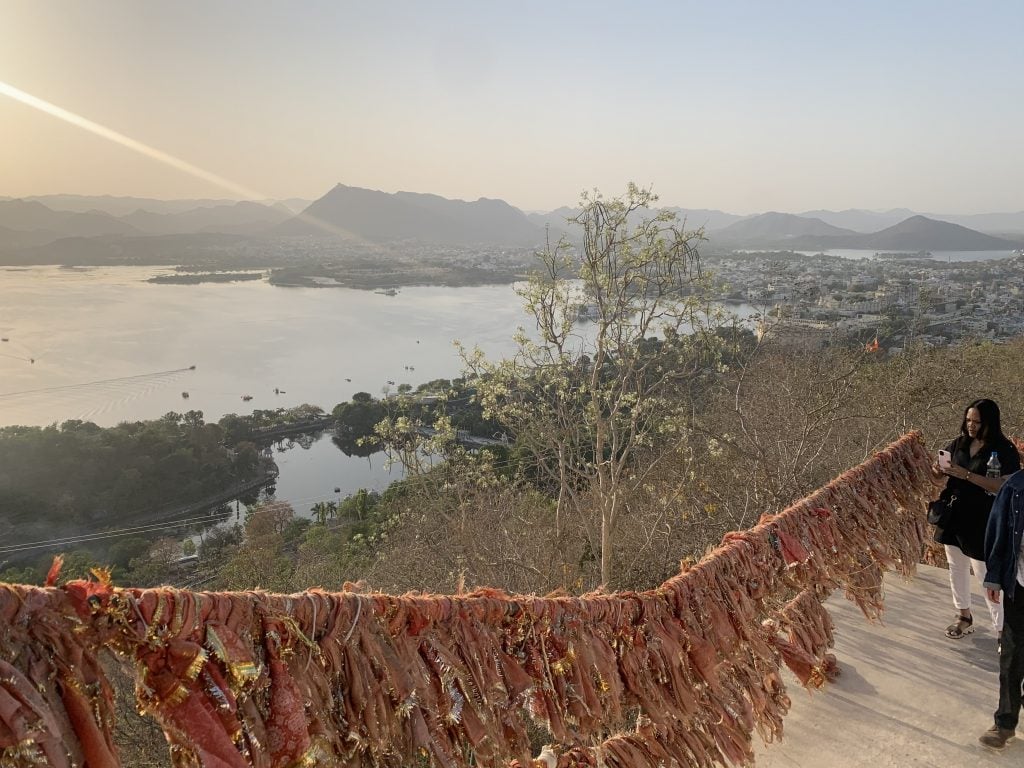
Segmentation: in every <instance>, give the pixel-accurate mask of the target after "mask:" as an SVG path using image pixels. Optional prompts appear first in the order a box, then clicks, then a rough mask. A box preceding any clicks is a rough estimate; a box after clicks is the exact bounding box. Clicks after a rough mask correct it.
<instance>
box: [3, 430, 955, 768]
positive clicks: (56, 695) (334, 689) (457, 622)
mask: <svg viewBox="0 0 1024 768" xmlns="http://www.w3.org/2000/svg"><path fill="white" fill-rule="evenodd" d="M936 490H937V486H936V484H935V479H934V478H933V477H932V475H931V472H930V459H929V456H928V453H927V451H926V450H925V447H924V444H923V442H922V440H921V437H920V435H919V434H917V433H912V434H909V435H906V436H904V437H903V438H902V439H900V440H899V441H897V442H896V443H893V444H892V445H890V446H889V447H888V448H886V449H885V450H883V451H880V452H879V453H876V454H875V455H874V456H872V457H871V458H870V459H868V460H867V461H865V462H864V463H863V464H861V465H859V466H858V467H856V468H854V469H852V470H849V471H848V472H845V473H843V475H841V476H840V477H838V478H837V479H836V480H834V481H833V482H831V483H830V484H829V485H827V486H826V487H824V488H822V489H820V490H819V491H817V492H816V493H814V494H812V495H811V496H809V497H807V498H805V499H803V500H801V501H800V502H798V503H797V504H794V505H793V506H791V507H789V508H788V509H786V510H785V511H783V512H781V513H779V514H776V515H771V516H766V517H764V518H763V519H762V520H761V522H760V523H759V524H758V525H757V526H756V527H755V528H753V529H751V530H747V531H740V532H735V533H730V534H728V535H727V536H726V537H725V540H724V541H723V543H722V545H721V546H720V547H719V548H718V549H716V550H715V551H714V552H712V553H710V554H709V555H708V556H706V557H705V558H704V559H702V560H701V561H700V562H699V563H697V564H696V565H694V566H692V567H686V568H684V570H683V571H682V572H681V573H680V574H679V575H677V576H675V577H673V578H672V579H669V580H668V581H667V582H665V583H664V584H662V585H661V586H660V587H658V588H657V589H654V590H651V591H647V592H639V593H615V594H591V595H584V596H582V597H547V598H539V597H532V596H522V595H518V596H511V595H507V594H505V593H503V592H499V591H496V590H478V591H476V592H473V593H470V594H464V595H455V596H438V595H420V594H409V595H402V596H391V595H385V594H359V593H355V592H340V593H327V592H323V591H319V590H311V591H308V592H305V593H300V594H296V595H288V596H285V595H272V594H265V593H261V592H236V593H197V592H188V591H184V590H177V589H170V588H162V589H147V590H140V589H119V588H116V587H113V586H112V585H110V584H109V582H108V581H107V580H106V579H104V578H100V579H99V580H98V581H89V582H83V581H78V582H71V583H69V584H67V585H66V586H64V587H63V588H35V587H27V586H15V585H3V586H2V587H0V622H2V623H0V766H4V767H5V768H6V766H33V765H51V766H71V765H75V766H87V767H88V768H96V767H98V766H104V767H105V766H118V765H119V764H120V763H119V761H118V758H117V753H116V750H115V749H114V747H113V746H112V740H111V736H110V734H111V731H112V722H113V714H112V696H111V693H110V687H109V685H108V684H107V682H106V680H105V679H104V677H103V674H102V670H101V668H100V666H99V665H98V664H97V662H96V658H97V654H98V653H99V651H100V650H101V649H104V648H107V649H112V650H113V651H115V652H116V654H117V655H118V656H119V657H120V658H121V659H123V660H125V661H127V662H130V663H131V664H132V665H133V667H134V670H135V676H136V682H137V693H138V702H139V705H140V709H141V710H142V711H144V712H146V713H148V714H149V715H151V716H152V717H154V718H155V719H156V720H157V721H158V722H159V723H160V725H161V726H162V727H163V729H164V731H165V732H166V734H167V738H168V741H169V742H170V744H171V752H172V757H173V761H174V763H175V764H176V765H178V766H206V767H207V768H229V767H230V768H242V767H243V766H256V767H257V768H285V767H286V766H314V765H325V766H327V765H352V766H357V765H358V766H363V765H365V766H371V765H373V766H395V767H396V768H397V766H403V765H409V764H411V763H415V762H420V761H422V762H423V763H424V764H427V763H429V764H431V765H436V766H443V767H444V768H461V767H462V766H470V765H474V766H491V765H493V766H498V765H507V764H508V763H509V762H510V761H514V762H517V763H519V764H520V765H522V766H525V765H526V764H528V763H531V762H532V763H536V762H537V761H536V760H533V759H532V758H531V752H530V738H529V734H528V727H529V726H530V724H531V723H536V724H539V725H541V726H543V727H544V728H546V729H547V730H548V731H549V732H550V734H551V737H552V740H553V742H554V743H553V744H552V745H551V746H549V747H546V748H545V750H544V752H543V753H542V756H541V758H542V759H541V762H543V763H544V764H545V765H547V766H549V767H550V768H553V767H554V766H555V765H557V766H562V768H567V767H568V766H574V765H581V766H582V765H594V766H597V765H602V764H603V765H606V766H611V767H612V768H626V767H627V766H629V767H630V768H638V767H641V766H651V768H653V767H654V766H657V765H662V764H665V765H667V764H670V763H672V762H673V761H674V762H676V763H677V764H678V765H680V766H691V765H692V766H710V765H712V764H715V763H718V764H722V765H728V764H734V765H739V764H743V763H747V762H749V761H751V760H752V750H751V739H752V734H753V732H754V731H755V730H756V731H758V732H759V734H760V735H761V737H762V738H763V739H765V740H767V741H771V740H773V739H776V738H778V737H779V736H780V735H781V733H782V718H783V715H785V713H786V712H787V710H788V709H789V704H790V701H789V698H788V696H787V694H786V690H785V686H784V685H783V682H782V678H781V676H780V670H781V667H782V665H783V664H785V665H788V666H789V668H790V669H792V670H793V672H794V673H795V674H796V675H797V677H798V679H799V680H800V681H801V683H803V684H804V685H807V686H818V685H821V684H822V682H824V680H825V679H827V678H828V677H829V676H831V675H833V674H835V673H836V670H837V668H836V665H835V660H834V659H833V658H832V657H831V656H830V655H829V654H828V653H827V649H828V648H829V647H830V646H831V644H832V634H831V632H832V627H831V621H830V619H829V616H828V614H827V612H826V610H825V608H824V606H823V605H822V600H823V599H824V598H825V597H827V595H828V594H829V593H830V592H831V591H832V590H833V589H834V588H836V587H843V588H844V589H845V590H846V594H847V595H848V596H849V597H850V598H851V599H853V600H855V601H856V602H857V604H858V605H859V606H860V607H861V609H862V610H863V611H864V613H865V615H866V616H867V617H868V619H870V620H875V619H877V618H878V617H879V615H880V613H881V610H882V599H881V598H882V572H883V571H884V570H886V569H888V568H895V569H896V570H898V571H899V572H900V573H902V574H904V575H909V574H911V573H912V572H913V570H914V567H915V565H916V563H917V562H918V560H919V559H920V557H921V553H922V550H923V545H924V522H923V521H924V510H925V506H926V503H927V501H928V500H929V499H930V498H931V497H933V496H934V495H935V493H936ZM100 576H101V577H102V574H100Z"/></svg>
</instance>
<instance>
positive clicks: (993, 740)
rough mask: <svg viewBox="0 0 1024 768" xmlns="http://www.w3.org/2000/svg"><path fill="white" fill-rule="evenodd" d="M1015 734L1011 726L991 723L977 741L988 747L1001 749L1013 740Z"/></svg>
mask: <svg viewBox="0 0 1024 768" xmlns="http://www.w3.org/2000/svg"><path fill="white" fill-rule="evenodd" d="M1016 735H1017V732H1016V731H1015V730H1013V729H1012V728H1000V727H999V726H998V725H993V726H992V727H991V728H989V729H988V730H987V731H985V732H984V733H983V734H981V736H979V737H978V741H980V742H981V743H982V745H984V746H986V747H988V748H989V749H1002V748H1003V747H1005V746H1006V745H1007V744H1009V743H1010V742H1011V741H1013V739H1014V737H1015V736H1016Z"/></svg>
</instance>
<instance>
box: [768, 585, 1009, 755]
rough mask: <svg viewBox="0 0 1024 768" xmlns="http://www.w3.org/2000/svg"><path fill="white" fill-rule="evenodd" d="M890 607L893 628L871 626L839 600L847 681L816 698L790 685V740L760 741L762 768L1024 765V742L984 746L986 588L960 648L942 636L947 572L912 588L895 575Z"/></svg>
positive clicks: (987, 720)
mask: <svg viewBox="0 0 1024 768" xmlns="http://www.w3.org/2000/svg"><path fill="white" fill-rule="evenodd" d="M885 605H886V611H885V624H884V625H881V626H877V625H875V626H873V625H871V624H868V623H867V621H866V620H865V619H864V617H863V615H862V614H861V613H860V611H859V610H858V608H857V607H856V606H855V605H854V604H853V603H851V602H849V601H847V600H846V599H845V598H844V597H843V596H842V595H841V594H840V593H839V592H837V593H836V594H834V595H833V596H832V598H831V599H830V600H829V610H830V612H831V613H832V617H833V619H834V621H835V625H836V648H835V653H836V656H837V657H838V660H839V665H840V667H841V669H842V674H841V675H840V677H839V678H838V679H837V680H836V682H835V683H833V684H831V685H827V686H826V687H825V688H823V689H822V690H820V691H815V692H814V693H807V692H806V691H804V690H802V689H801V688H800V687H799V685H798V684H797V683H796V682H795V681H792V682H791V683H790V684H789V692H790V696H791V697H792V699H793V708H792V710H791V711H790V714H789V716H787V717H786V719H785V736H784V738H783V740H782V741H781V742H780V743H777V744H772V745H768V746H764V745H762V744H761V743H760V738H759V737H756V736H755V739H754V741H755V747H756V749H755V751H756V752H757V763H756V765H757V768H817V767H818V766H821V767H822V768H825V767H826V766H827V767H828V768H860V767H861V766H863V767H864V768H869V767H870V768H886V767H888V766H892V768H897V767H899V768H910V767H917V766H929V767H933V766H934V767H935V768H954V767H956V766H972V768H973V767H976V766H980V767H982V768H986V767H987V766H1003V768H1006V767H1007V766H1018V765H1024V741H1015V742H1012V743H1011V744H1010V745H1009V746H1008V747H1007V748H1006V749H1005V750H1004V751H1003V752H1002V753H1001V754H1000V753H994V752H990V751H989V750H986V749H985V748H984V747H982V746H981V745H980V744H978V741H977V739H978V736H979V735H980V734H981V733H982V732H983V731H984V730H985V729H986V728H988V727H989V726H990V725H991V724H992V711H993V710H994V709H995V707H996V703H997V698H998V691H999V688H998V685H999V684H998V674H999V665H998V660H997V657H996V638H995V633H994V632H993V631H992V627H991V623H990V622H989V620H988V611H987V609H986V608H985V606H984V603H983V601H982V599H981V591H980V587H979V586H978V585H977V584H975V605H974V617H975V627H977V629H976V631H975V632H974V633H973V634H971V635H969V636H967V637H966V638H964V639H962V640H949V639H947V638H946V637H945V636H944V635H943V629H944V628H945V627H946V626H947V625H948V624H949V623H950V622H951V621H952V620H953V616H954V614H955V610H954V609H953V607H952V602H951V598H950V592H949V581H948V576H947V573H946V571H944V570H940V569H938V568H932V567H929V566H920V567H919V569H918V576H917V578H916V579H914V580H913V581H911V582H904V581H903V580H902V579H900V578H899V577H898V576H890V577H889V578H888V579H887V581H886V597H885ZM979 608H980V610H979ZM790 680H792V678H790ZM1018 733H1019V734H1021V735H1022V736H1024V733H1022V731H1020V730H1018Z"/></svg>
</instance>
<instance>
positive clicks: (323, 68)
mask: <svg viewBox="0 0 1024 768" xmlns="http://www.w3.org/2000/svg"><path fill="white" fill-rule="evenodd" d="M1022 32H1024V6H1020V5H1018V4H1015V3H1010V2H992V3H986V4H984V5H983V6H976V7H971V8H970V9H963V8H962V7H961V6H958V5H954V4H935V3H923V2H908V3H902V4H900V5H898V6H891V5H888V4H886V5H883V4H881V3H864V4H859V5H858V6H856V7H851V8H845V7H844V8H832V7H824V6H821V5H819V4H817V3H789V4H786V5H785V6H784V7H772V6H762V5H760V4H754V3H721V4H716V5H715V6H714V8H708V7H677V6H676V5H668V4H665V5H662V4H659V3H650V2H648V3H640V4H636V5H634V6H631V7H630V8H629V9H628V10H626V9H625V8H624V7H622V6H620V5H611V4H601V3H598V4H595V3H592V2H590V3H586V4H582V3H564V4H561V5H558V6H556V7H547V6H546V5H543V4H540V3H535V2H526V3H521V4H517V5H516V6H515V7H514V8H510V7H509V8H506V7H502V8H496V7H478V6H477V5H476V4H472V3H460V2H447V3H439V4H434V5H431V6H421V5H419V4H415V3H382V4H380V5H377V6H374V7H368V6H366V5H364V4H352V3H341V2H338V3H328V2H311V3H304V4H302V5H300V6H288V5H281V4H260V5H245V6H242V5H238V4H232V3H227V2H204V3H198V2H185V3H179V4H174V5H170V6H169V5H164V4H161V3H156V2H131V3H129V2H122V1H121V0H118V1H116V2H103V3H100V2H93V1H92V0H85V1H83V2H70V1H69V0H58V1H56V2H51V3H45V4H43V3H35V2H27V1H24V0H6V1H5V4H4V24H3V27H2V29H0V86H3V85H5V84H6V85H7V86H8V87H9V91H10V90H11V89H13V91H15V92H21V93H24V94H30V95H31V96H32V97H34V98H36V99H39V100H43V101H45V102H48V103H49V104H50V105H56V107H58V108H59V109H60V110H66V111H67V112H68V113H70V114H72V115H74V116H80V117H81V118H82V119H84V120H85V121H89V122H91V123H93V124H94V128H93V129H87V130H83V128H82V126H81V125H78V126H76V125H73V124H71V121H70V120H69V119H67V118H66V117H65V118H61V119H58V118H57V117H55V116H54V114H53V112H51V113H50V114H46V113H44V111H41V109H39V108H33V107H32V106H30V105H29V104H28V103H26V101H25V100H18V99H16V98H12V97H11V92H7V93H4V92H3V91H2V89H0V124H2V125H3V126H4V138H5V141H3V142H0V179H2V181H0V195H3V196H10V197H30V196H39V195H47V194H80V195H86V196H91V195H114V196H137V197H150V198H157V199H167V200H170V199H182V198H208V199H209V198H213V199H286V198H304V199H316V198H318V197H320V196H321V195H323V194H324V193H326V192H327V191H328V190H329V189H330V188H331V187H333V186H334V184H335V183H339V182H340V183H343V184H346V185H349V186H356V187H365V188H369V189H379V190H382V191H385V192H396V191H400V190H402V191H413V192H429V193H434V194H439V195H443V196H445V197H448V198H453V199H463V200H476V199H478V198H480V197H487V198H499V199H502V200H506V201H507V202H509V203H510V204H512V205H515V206H516V207H518V208H520V209H522V210H524V211H547V210H551V209H554V208H557V207H559V206H562V205H572V204H573V203H575V201H576V200H577V199H578V196H579V193H580V191H581V190H583V189H591V188H595V187H596V188H599V189H600V190H601V191H602V192H604V193H605V194H617V193H619V192H621V191H622V189H623V188H624V186H625V184H626V182H627V181H630V180H633V181H636V182H637V183H640V184H644V185H647V184H650V185H652V186H653V187H654V189H655V191H656V192H657V193H658V194H659V195H660V196H661V203H662V204H663V205H667V206H678V207H683V208H705V209H718V210H722V211H727V212H730V213H736V214H750V213H759V212H764V211H782V212H790V213H798V212H804V211H808V210H817V209H825V210H833V211H841V210H844V209H849V208H854V209H865V210H873V211H886V210H889V209H893V208H907V209H910V210H914V211H930V212H944V213H954V212H955V213H959V214H973V213H994V212H1010V211H1020V210H1021V208H1022V202H1021V196H1020V192H1019V179H1020V178H1022V177H1024V153H1021V152H1020V151H1019V150H1017V149H1016V148H1017V146H1018V144H1019V139H1018V138H1017V132H1018V131H1019V126H1020V125H1021V124H1022V123H1024V120H1022V118H1024V105H1022V100H1021V99H1020V98H1018V97H1019V95H1020V94H1021V93H1022V92H1024V88H1022V86H1024V68H1022V67H1020V66H1019V62H1018V61H1017V53H1016V52H1017V51H1018V50H1019V40H1020V38H1021V36H1022ZM95 126H100V127H101V128H102V129H103V130H104V131H106V132H107V133H109V134H111V135H106V134H102V133H101V135H97V130H96V129H95ZM90 130H92V132H89V131H90ZM104 136H106V137H104ZM112 136H113V138H112ZM117 137H120V139H118V138H117ZM119 142H120V143H119ZM135 145H138V146H135ZM140 147H141V148H140ZM133 150H134V151H133ZM147 154H148V155H149V156H146V155H147ZM158 156H163V157H158Z"/></svg>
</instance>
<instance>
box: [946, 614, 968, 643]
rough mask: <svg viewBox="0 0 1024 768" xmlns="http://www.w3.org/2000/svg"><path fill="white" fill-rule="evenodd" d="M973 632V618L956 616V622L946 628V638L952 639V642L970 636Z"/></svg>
mask: <svg viewBox="0 0 1024 768" xmlns="http://www.w3.org/2000/svg"><path fill="white" fill-rule="evenodd" d="M973 631H974V617H973V616H957V617H956V621H954V622H953V623H952V624H950V625H949V626H948V627H946V637H949V638H952V639H953V640H959V639H960V638H962V637H964V636H966V635H969V634H971V632H973Z"/></svg>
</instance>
